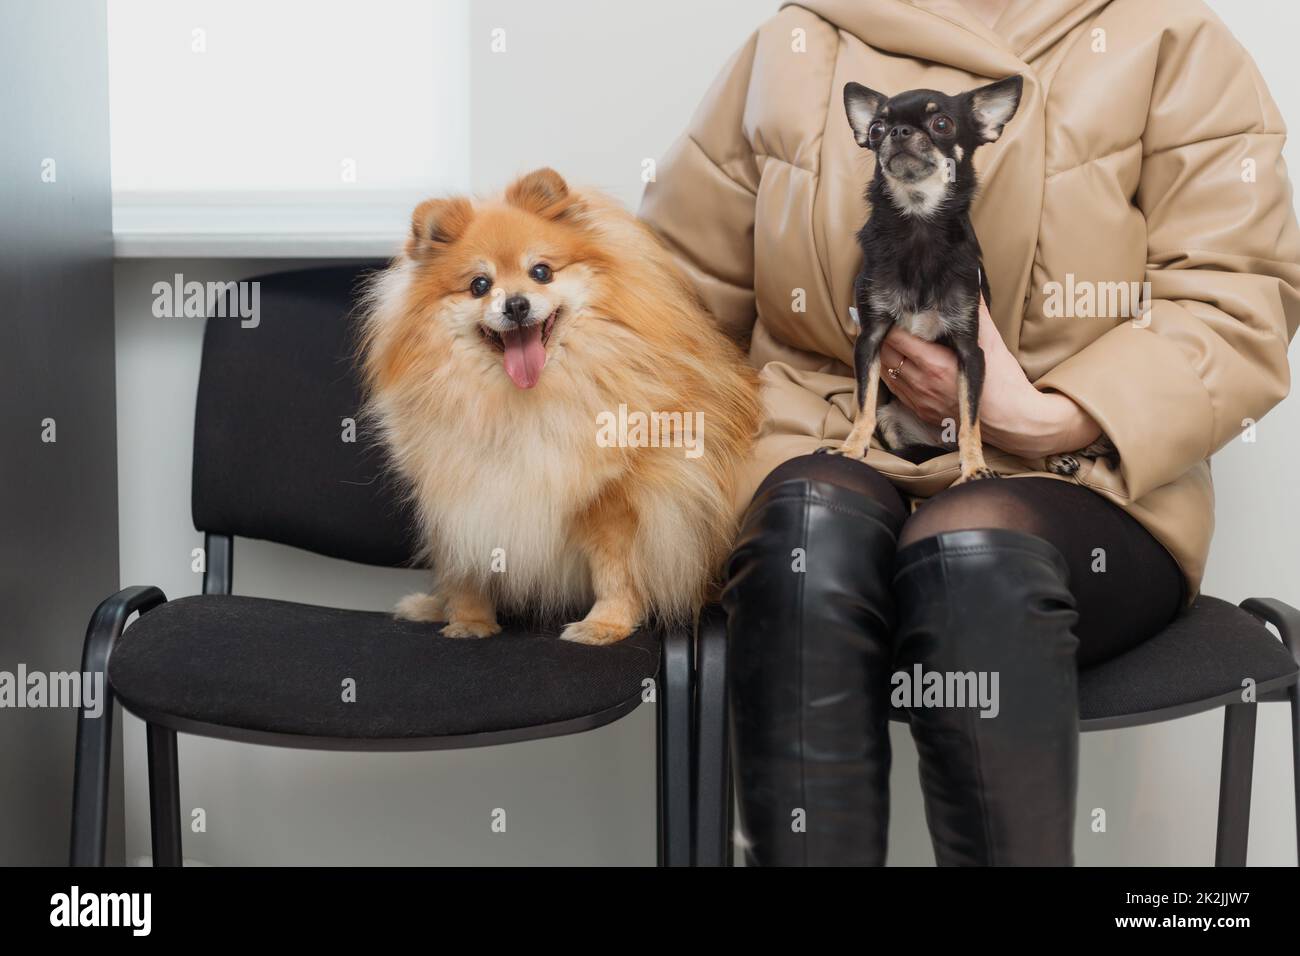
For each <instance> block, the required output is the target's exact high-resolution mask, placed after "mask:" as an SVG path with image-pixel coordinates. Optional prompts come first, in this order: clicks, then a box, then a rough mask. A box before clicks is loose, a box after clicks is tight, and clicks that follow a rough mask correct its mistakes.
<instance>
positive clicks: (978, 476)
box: [953, 467, 1002, 485]
mask: <svg viewBox="0 0 1300 956" xmlns="http://www.w3.org/2000/svg"><path fill="white" fill-rule="evenodd" d="M1001 477H1002V476H1001V475H999V474H998V473H997V472H996V471H994V470H993V469H992V468H988V467H985V468H976V469H975V470H974V471H972V472H971V473H970V474H969V475H962V476H961V477H960V478H958V479H957V480H956V481H954V482H953V484H954V485H964V484H965V483H966V482H968V481H984V480H985V479H988V478H1001Z"/></svg>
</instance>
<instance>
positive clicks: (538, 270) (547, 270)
mask: <svg viewBox="0 0 1300 956" xmlns="http://www.w3.org/2000/svg"><path fill="white" fill-rule="evenodd" d="M528 274H529V275H530V276H532V279H533V281H534V282H540V283H542V284H543V285H545V284H546V283H548V282H550V281H551V267H550V266H548V265H547V264H546V263H545V262H539V263H537V265H535V266H533V267H532V268H531V269H529V270H528Z"/></svg>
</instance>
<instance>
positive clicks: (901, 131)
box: [889, 126, 912, 139]
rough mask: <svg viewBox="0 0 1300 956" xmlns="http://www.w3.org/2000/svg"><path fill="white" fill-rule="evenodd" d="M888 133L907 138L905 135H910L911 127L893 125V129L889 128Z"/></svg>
mask: <svg viewBox="0 0 1300 956" xmlns="http://www.w3.org/2000/svg"><path fill="white" fill-rule="evenodd" d="M889 135H890V136H901V137H902V138H903V139H907V137H909V136H911V135H912V127H910V126H895V127H894V128H893V129H891V130H890V131H889Z"/></svg>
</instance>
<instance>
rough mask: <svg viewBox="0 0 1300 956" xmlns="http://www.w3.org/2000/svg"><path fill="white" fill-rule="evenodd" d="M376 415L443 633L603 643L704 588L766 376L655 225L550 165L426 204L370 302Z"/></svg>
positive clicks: (425, 607)
mask: <svg viewBox="0 0 1300 956" xmlns="http://www.w3.org/2000/svg"><path fill="white" fill-rule="evenodd" d="M362 333H363V340H362V367H363V372H364V377H365V381H366V385H367V406H366V413H367V417H368V419H369V420H370V421H372V422H373V423H374V424H375V425H377V427H378V432H379V435H380V436H381V437H382V439H383V441H384V443H385V445H386V447H387V450H388V453H389V457H390V460H391V461H392V463H393V465H394V467H395V469H396V471H397V472H398V473H399V474H400V476H401V477H402V478H403V480H404V481H405V483H406V485H407V486H408V487H409V489H410V493H411V495H412V496H413V499H414V503H415V510H416V513H417V514H418V516H419V520H420V522H421V530H422V534H423V537H422V541H423V542H424V545H425V549H426V553H425V558H426V559H427V560H428V561H429V562H430V563H431V566H432V567H433V569H434V575H435V587H434V589H433V591H432V593H430V594H412V595H409V596H408V597H406V598H403V599H402V601H401V602H400V603H399V604H398V606H397V616H398V617H400V618H405V619H407V620H415V621H439V622H442V621H445V622H446V624H445V626H444V627H443V628H442V634H444V635H445V636H447V637H459V638H469V637H476V638H479V637H488V636H490V635H492V634H496V633H497V632H499V631H500V629H501V628H500V626H499V625H498V623H497V613H498V611H501V612H504V613H511V614H521V615H529V616H532V617H541V618H551V619H554V618H556V617H557V616H558V615H561V614H564V615H572V616H574V617H576V616H580V615H581V614H582V613H583V612H585V613H586V616H585V617H583V618H582V620H579V621H577V622H575V623H571V624H568V625H567V626H566V627H565V628H564V630H563V632H562V634H561V637H563V639H565V640H568V641H576V642H578V643H582V644H612V643H615V642H617V641H621V640H622V639H623V638H625V637H627V636H628V635H629V634H631V633H632V632H633V631H634V630H636V629H637V627H638V626H639V625H641V624H642V623H643V622H646V621H647V620H649V619H652V618H653V619H655V620H660V621H681V620H685V619H687V618H688V616H689V615H690V614H692V613H693V612H694V611H695V610H696V609H698V608H699V607H700V606H701V604H702V603H703V602H704V601H705V600H706V599H707V597H708V595H709V593H710V591H711V589H712V587H713V586H714V585H715V583H716V575H717V572H718V570H719V568H720V566H721V563H722V561H723V559H724V557H725V555H726V553H727V550H728V548H729V547H730V545H731V543H732V539H733V536H734V534H735V516H734V507H733V497H734V495H735V493H736V473H737V468H738V466H739V465H740V464H741V463H742V462H743V461H744V460H745V458H746V457H747V456H748V454H749V452H750V450H751V447H752V444H753V439H754V436H755V433H756V431H757V428H758V423H759V414H760V413H759V401H758V390H757V378H756V374H755V373H754V371H753V370H752V369H751V368H750V367H749V365H748V364H747V363H746V362H745V360H744V358H743V356H742V355H741V353H740V350H739V349H738V348H737V346H736V345H735V344H734V343H732V342H731V341H730V340H729V339H727V338H726V337H725V336H724V335H723V334H722V333H721V332H720V331H719V330H718V329H717V327H716V325H715V324H714V323H713V321H712V318H711V317H710V315H709V313H708V311H707V310H706V308H705V307H704V305H703V304H702V302H701V301H700V299H699V297H698V295H697V294H696V292H695V291H694V289H693V288H692V287H691V285H690V282H689V280H688V279H687V278H686V277H685V276H684V275H683V274H682V273H681V272H680V271H679V270H678V269H677V267H676V266H675V264H674V263H673V262H672V259H671V257H670V255H669V253H668V252H667V250H666V249H665V248H664V247H663V246H662V245H661V244H660V243H659V242H658V240H657V239H656V238H655V237H654V236H653V234H652V233H651V232H650V231H649V229H648V228H647V227H645V226H644V225H642V224H641V223H640V222H638V221H637V219H636V218H635V217H634V216H633V215H631V214H630V213H628V212H627V211H625V210H624V209H622V208H621V207H620V206H619V205H618V204H617V203H616V202H615V201H613V200H612V199H610V198H608V197H605V196H603V195H601V194H599V193H596V192H588V191H577V190H573V191H571V190H570V189H569V187H568V185H567V184H566V183H565V181H564V180H563V179H562V178H561V177H560V175H559V174H558V173H556V172H555V171H554V170H550V169H539V170H537V171H535V172H532V173H530V174H528V175H526V176H524V177H522V178H521V179H519V180H518V181H516V182H515V183H513V184H512V185H511V186H510V187H509V188H508V189H506V191H505V193H504V195H503V196H500V197H498V198H495V199H492V200H489V201H477V200H472V199H469V198H463V197H461V198H450V199H431V200H428V201H427V202H424V203H422V204H421V205H420V206H418V207H417V208H416V210H415V214H414V216H413V219H412V224H411V235H410V238H409V239H408V240H407V242H406V246H405V250H404V252H403V253H402V254H401V255H399V256H398V257H397V258H395V259H394V260H393V262H392V263H391V264H390V265H389V267H388V268H387V269H386V270H384V271H383V272H381V273H379V274H378V275H377V276H376V278H375V279H374V280H373V282H372V284H371V286H370V287H369V289H368V291H367V294H366V297H365V299H364V301H363V327H362Z"/></svg>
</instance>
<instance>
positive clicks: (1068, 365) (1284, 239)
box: [642, 0, 1300, 594]
mask: <svg viewBox="0 0 1300 956" xmlns="http://www.w3.org/2000/svg"><path fill="white" fill-rule="evenodd" d="M1012 73H1020V74H1022V75H1023V76H1024V78H1025V86H1024V94H1023V96H1022V99H1021V102H1020V108H1019V111H1018V112H1017V114H1016V116H1015V118H1014V119H1013V120H1012V122H1011V123H1010V124H1009V125H1008V126H1007V127H1006V130H1005V131H1004V133H1003V136H1002V138H1001V139H1000V140H999V141H998V142H997V143H995V144H993V145H991V146H986V147H985V148H983V149H981V150H980V151H979V153H978V154H977V155H976V165H977V168H978V170H979V173H980V178H981V182H982V189H981V194H980V196H979V198H978V199H977V201H976V203H975V206H974V210H973V214H972V218H973V221H974V224H975V228H976V230H977V232H978V234H979V236H980V240H981V243H982V245H983V247H984V256H985V267H986V270H987V273H988V277H989V281H990V284H991V287H992V296H993V307H992V314H993V319H994V322H995V323H996V325H997V327H998V329H999V330H1000V332H1001V333H1002V337H1003V339H1004V340H1005V341H1006V343H1007V345H1008V346H1009V347H1010V349H1011V350H1012V352H1013V353H1015V354H1016V355H1017V356H1018V358H1019V360H1020V363H1021V366H1022V367H1023V368H1024V370H1025V372H1026V373H1027V375H1028V376H1029V378H1030V380H1031V381H1033V382H1034V383H1035V384H1036V385H1037V387H1038V388H1040V389H1053V390H1056V391H1059V392H1061V393H1064V394H1065V395H1068V396H1069V397H1070V398H1072V399H1073V400H1074V401H1075V402H1077V403H1078V404H1079V405H1080V406H1081V407H1082V408H1083V409H1085V410H1086V411H1087V412H1088V413H1089V414H1090V415H1092V417H1093V418H1094V419H1096V421H1097V422H1098V423H1099V424H1100V425H1101V427H1102V429H1103V430H1104V432H1105V434H1106V435H1107V436H1108V437H1109V438H1110V440H1111V441H1112V442H1113V444H1114V445H1115V448H1116V449H1117V451H1118V453H1119V454H1118V464H1117V465H1112V464H1111V463H1110V462H1108V460H1107V459H1105V458H1101V459H1096V460H1086V461H1085V462H1084V465H1083V468H1082V469H1081V470H1080V472H1079V474H1078V475H1077V476H1076V477H1075V478H1074V479H1073V480H1077V481H1079V482H1081V483H1082V484H1084V485H1086V486H1088V487H1090V488H1092V489H1094V490H1096V491H1097V492H1099V493H1101V494H1103V495H1105V496H1106V497H1108V498H1109V499H1111V500H1112V501H1114V502H1116V503H1117V504H1119V505H1120V506H1122V507H1123V508H1125V509H1127V510H1128V511H1129V512H1130V513H1131V514H1133V515H1134V517H1136V518H1137V519H1138V520H1139V521H1140V522H1141V523H1142V524H1143V525H1144V526H1145V527H1146V528H1147V529H1148V530H1150V531H1151V532H1152V533H1153V534H1154V535H1155V536H1156V537H1157V538H1158V539H1159V540H1160V541H1161V542H1162V543H1163V544H1164V545H1165V546H1166V547H1167V548H1168V549H1169V551H1170V552H1171V553H1172V554H1173V556H1174V558H1175V559H1176V560H1177V561H1178V563H1179V565H1180V566H1181V568H1182V569H1183V571H1184V573H1185V574H1186V576H1187V579H1188V582H1189V584H1190V592H1191V593H1192V594H1194V593H1195V592H1196V591H1197V590H1198V589H1199V586H1200V580H1201V576H1202V574H1203V573H1204V569H1205V560H1206V555H1207V552H1208V550H1209V546H1210V537H1211V534H1212V531H1213V525H1214V494H1213V487H1212V485H1211V481H1210V465H1209V461H1208V458H1209V456H1210V455H1211V454H1213V453H1214V452H1215V451H1217V450H1218V449H1219V448H1221V447H1223V446H1224V445H1225V444H1226V443H1228V442H1230V441H1233V440H1234V439H1237V438H1238V437H1239V436H1240V435H1242V433H1243V430H1244V429H1246V428H1248V427H1249V426H1250V425H1251V424H1252V423H1253V422H1255V421H1256V420H1258V419H1259V418H1260V417H1261V416H1262V415H1263V414H1264V413H1265V412H1267V411H1268V410H1269V409H1270V408H1272V407H1273V406H1274V405H1275V404H1276V403H1277V402H1279V401H1280V400H1281V399H1282V398H1283V397H1284V396H1285V395H1286V394H1287V390H1288V388H1289V381H1290V376H1289V370H1288V365H1287V344H1288V342H1289V340H1290V338H1291V336H1293V335H1294V333H1295V331H1296V326H1297V323H1298V322H1300V294H1298V292H1297V288H1298V287H1300V264H1298V263H1300V231H1298V230H1297V227H1296V220H1295V215H1294V212H1293V209H1292V199H1291V186H1290V183H1289V181H1288V179H1287V173H1286V169H1285V167H1284V165H1283V161H1282V158H1281V150H1282V143H1283V139H1284V132H1285V131H1284V127H1283V123H1282V118H1281V116H1280V115H1279V113H1278V110H1277V107H1276V106H1275V105H1274V103H1273V101H1272V99H1271V98H1270V97H1269V94H1268V91H1267V89H1265V87H1264V84H1263V82H1262V80H1261V78H1260V76H1259V73H1258V71H1257V70H1256V68H1255V66H1254V64H1253V63H1252V62H1251V60H1250V57H1249V56H1248V55H1247V54H1246V53H1245V51H1244V50H1242V48H1241V46H1240V45H1239V44H1238V43H1237V42H1236V41H1235V40H1234V39H1233V37H1232V35H1231V34H1230V33H1229V32H1228V31H1227V29H1226V28H1225V27H1224V26H1223V25H1222V24H1221V23H1220V22H1219V21H1218V20H1217V19H1216V18H1215V17H1214V15H1213V14H1212V13H1211V12H1210V11H1209V10H1207V9H1206V8H1205V6H1204V5H1203V4H1201V3H1200V2H1197V0H1109V2H1108V0H1012V2H1011V3H1010V4H1009V6H1008V8H1007V10H1006V12H1005V13H1004V14H1003V15H1002V17H1001V18H1000V20H999V21H998V23H997V24H996V25H995V29H989V28H987V27H985V26H983V25H982V24H981V23H979V22H978V20H977V19H976V18H975V17H974V16H973V15H972V14H971V13H970V12H969V11H967V10H966V8H965V7H963V5H962V4H961V3H959V2H958V0H915V2H904V0H804V2H802V3H801V4H799V5H789V6H786V7H784V8H783V9H782V10H781V11H780V13H778V14H777V15H776V16H775V17H774V18H772V19H771V20H770V21H768V22H767V23H766V24H765V25H764V26H762V27H761V28H760V29H759V30H758V31H757V33H756V34H755V35H754V36H753V37H751V39H750V40H749V42H748V43H746V44H745V46H744V47H743V48H742V49H741V50H740V51H739V53H737V54H736V55H735V57H734V58H733V59H732V60H731V62H730V63H729V64H728V65H727V66H726V68H725V69H724V70H723V72H722V75H721V76H720V77H719V78H718V80H717V81H716V83H715V84H714V86H713V88H712V90H711V91H710V92H709V94H708V96H707V98H706V99H705V101H704V103H703V105H702V106H701V107H700V109H699V111H698V113H697V115H696V116H695V118H694V119H693V120H692V122H691V124H690V127H689V129H688V131H687V133H686V134H685V135H684V136H683V137H682V138H681V140H680V141H679V142H678V143H677V144H676V145H675V146H674V147H673V148H672V150H671V152H670V154H669V155H668V156H667V157H666V159H665V160H664V161H663V163H661V164H660V166H659V170H658V174H657V181H656V182H654V183H652V184H650V186H649V187H648V188H647V191H646V195H645V200H644V205H643V209H642V215H643V216H644V218H645V219H646V220H647V221H648V222H649V223H650V224H651V225H652V226H653V227H654V228H655V229H656V230H657V231H658V232H659V234H660V235H661V236H662V237H663V238H664V239H665V240H666V241H667V242H668V243H669V244H670V245H671V246H672V247H673V248H674V249H675V251H676V253H677V255H678V257H679V259H680V261H681V263H682V265H683V267H684V268H685V269H686V270H687V272H688V273H689V275H690V276H691V278H692V279H693V280H694V281H695V282H696V284H697V285H698V287H699V289H700V292H701V293H702V294H703V296H704V298H705V299H706V301H707V302H708V304H709V306H710V308H711V309H712V311H713V313H714V314H715V316H716V317H717V320H718V322H719V323H720V324H721V325H722V326H723V327H724V328H725V329H726V330H727V331H728V332H730V333H731V334H733V335H734V336H736V337H737V338H738V339H740V340H742V341H743V342H745V343H747V347H748V349H749V355H750V357H751V360H752V361H753V363H754V364H755V365H756V366H757V367H759V368H760V369H761V370H762V380H763V384H764V390H765V396H764V397H765V403H766V409H767V422H766V425H765V428H764V432H763V434H762V436H761V437H760V440H759V443H758V446H757V450H756V454H755V460H754V462H753V466H752V468H751V469H750V474H749V475H748V476H747V477H748V481H747V482H745V483H744V487H743V488H742V490H741V494H742V500H739V501H738V502H737V505H738V507H743V504H744V501H747V500H748V496H749V494H751V493H752V492H753V490H754V488H755V487H756V486H757V484H758V482H759V481H760V480H761V479H762V477H763V476H764V475H765V474H767V473H768V472H769V471H770V470H771V469H772V468H774V467H776V466H777V465H778V464H780V463H781V462H782V461H785V460H787V459H789V458H793V457H795V456H797V455H801V454H807V453H809V452H812V451H814V450H816V449H817V448H818V447H819V446H821V445H823V444H828V443H832V442H835V441H839V440H842V439H843V438H844V437H846V436H847V434H848V432H849V428H850V424H851V421H850V419H851V416H852V414H853V401H852V398H853V387H854V386H853V378H852V362H853V341H854V335H855V328H854V326H853V324H852V319H851V318H850V315H849V306H850V305H851V290H852V285H853V279H854V276H855V274H856V272H857V270H858V268H859V265H860V252H859V250H858V246H857V243H856V242H855V241H854V234H855V232H856V230H857V229H858V228H859V227H860V226H861V224H862V222H863V221H864V219H865V218H866V214H867V208H866V204H865V200H864V199H863V189H864V186H865V184H866V182H867V181H868V179H869V178H870V176H871V172H872V169H871V162H872V160H871V155H870V153H868V152H867V151H865V150H861V149H859V148H858V147H857V145H856V144H855V143H854V141H853V137H852V133H851V131H850V129H849V126H848V123H847V121H846V120H845V117H844V108H843V105H842V99H841V91H842V89H843V87H844V84H845V83H846V82H847V81H849V80H856V81H858V82H861V83H864V84H866V85H867V86H870V87H871V88H872V89H876V90H880V91H881V92H883V93H886V94H889V95H892V94H894V93H898V92H901V91H903V90H906V89H913V88H918V87H928V88H932V89H939V90H943V91H946V92H949V93H955V92H959V91H961V90H965V89H969V88H971V87H974V86H977V85H980V84H983V83H986V82H989V81H990V80H992V79H997V78H1001V77H1004V76H1007V75H1010V74H1012ZM1117 283H1118V284H1123V285H1122V286H1119V285H1115V284H1117ZM1134 283H1136V285H1132V284H1134ZM1142 283H1150V285H1149V287H1148V288H1149V296H1150V300H1149V311H1147V312H1145V313H1139V312H1138V310H1137V309H1135V308H1132V307H1130V308H1129V309H1128V310H1127V311H1126V310H1125V308H1124V303H1123V300H1122V295H1123V294H1124V292H1125V291H1126V290H1136V291H1140V290H1141V289H1142V288H1143V286H1142ZM1087 290H1092V291H1093V292H1095V293H1096V296H1095V301H1093V303H1092V305H1091V306H1089V304H1088V295H1089V294H1090V293H1089V292H1088V291H1087ZM801 300H802V301H801ZM1067 303H1073V307H1069V305H1067ZM801 304H802V305H803V310H802V311H801V310H800V308H799V306H800V305H801ZM1098 313H1100V314H1098ZM1135 314H1137V316H1138V317H1137V318H1134V315H1135ZM987 458H988V462H989V465H990V467H992V468H994V469H995V470H996V471H998V472H1000V473H1002V474H1007V475H1022V474H1040V473H1043V467H1044V463H1043V461H1042V460H1025V459H1022V458H1017V457H1015V456H1012V455H1008V454H1005V453H1003V452H1001V451H999V450H997V449H993V448H989V449H987ZM868 462H869V463H870V464H871V465H873V466H874V467H875V468H877V469H878V470H879V471H881V472H883V473H885V474H886V475H888V476H889V477H890V478H892V479H893V480H894V482H895V483H896V484H897V485H898V486H899V487H900V488H901V489H902V490H903V491H905V492H906V493H907V494H909V495H912V496H916V497H926V496H929V495H932V494H934V493H936V492H937V491H939V490H941V489H943V488H945V487H947V486H948V485H949V484H951V482H952V480H953V479H954V478H955V476H956V474H957V456H956V454H955V453H953V454H948V455H943V456H941V457H939V458H935V459H932V460H931V461H929V462H926V463H924V464H920V465H915V464H911V463H909V462H906V461H903V460H901V459H899V458H897V457H895V456H893V455H890V454H888V453H887V452H885V451H883V450H881V449H880V448H878V447H877V448H873V449H872V450H871V452H870V456H869V457H868ZM1063 480H1070V479H1063Z"/></svg>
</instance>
